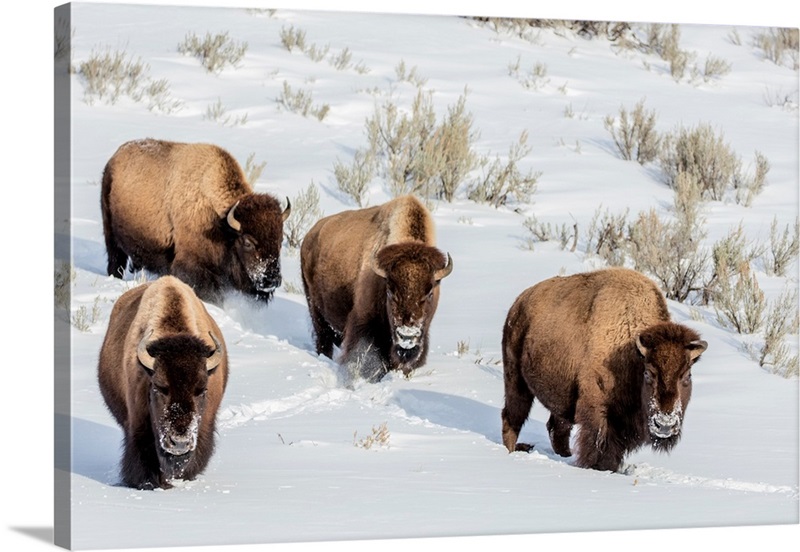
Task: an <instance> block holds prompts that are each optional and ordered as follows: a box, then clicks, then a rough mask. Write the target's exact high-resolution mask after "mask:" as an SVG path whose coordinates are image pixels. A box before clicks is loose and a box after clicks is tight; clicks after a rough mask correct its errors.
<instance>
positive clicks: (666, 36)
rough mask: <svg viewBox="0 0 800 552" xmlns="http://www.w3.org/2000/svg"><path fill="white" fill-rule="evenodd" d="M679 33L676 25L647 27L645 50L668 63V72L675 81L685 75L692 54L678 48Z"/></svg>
mask: <svg viewBox="0 0 800 552" xmlns="http://www.w3.org/2000/svg"><path fill="white" fill-rule="evenodd" d="M680 38H681V31H680V27H679V26H678V25H675V24H672V25H663V24H661V23H652V24H650V25H648V27H647V49H648V50H649V51H651V52H654V53H656V54H657V55H658V56H659V57H660V58H661V59H663V60H664V61H666V62H667V63H669V70H670V74H671V75H672V78H673V79H675V81H679V80H681V79H682V78H683V77H684V75H685V74H686V70H687V68H688V67H689V64H690V63H691V62H692V60H693V59H694V54H693V53H692V52H689V51H687V50H682V49H681V47H680Z"/></svg>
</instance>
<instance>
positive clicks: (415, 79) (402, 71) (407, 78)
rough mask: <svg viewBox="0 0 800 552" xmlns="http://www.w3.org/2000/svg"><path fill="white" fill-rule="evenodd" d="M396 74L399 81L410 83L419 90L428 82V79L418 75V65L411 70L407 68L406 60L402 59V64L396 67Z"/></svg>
mask: <svg viewBox="0 0 800 552" xmlns="http://www.w3.org/2000/svg"><path fill="white" fill-rule="evenodd" d="M394 73H395V75H396V76H397V80H399V81H401V82H409V83H411V84H413V85H414V86H416V87H417V88H422V87H423V86H425V84H426V83H427V82H428V79H427V78H425V77H423V76H421V75H420V74H419V73H417V66H416V65H415V66H414V67H412V68H411V69H409V68H407V67H406V62H405V60H402V59H401V60H400V63H398V64H397V65H396V66H395V68H394Z"/></svg>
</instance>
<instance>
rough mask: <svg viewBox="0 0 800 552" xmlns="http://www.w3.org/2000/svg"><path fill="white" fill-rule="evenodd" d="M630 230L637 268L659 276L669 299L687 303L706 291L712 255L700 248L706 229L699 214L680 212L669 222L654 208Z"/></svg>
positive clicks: (632, 258) (632, 224) (631, 252)
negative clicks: (707, 271) (707, 272)
mask: <svg viewBox="0 0 800 552" xmlns="http://www.w3.org/2000/svg"><path fill="white" fill-rule="evenodd" d="M628 233H629V236H628V239H629V253H630V258H631V260H632V261H633V265H634V268H635V269H636V270H638V271H640V272H645V273H648V274H649V275H650V276H652V277H653V278H655V279H656V280H657V281H658V282H659V284H660V285H661V289H662V290H663V291H664V294H665V295H666V297H667V298H668V299H674V300H676V301H680V302H684V301H686V300H687V299H688V298H689V296H690V295H691V294H693V293H695V292H700V291H702V290H703V287H702V278H703V276H704V275H705V272H706V270H707V266H706V265H707V263H708V255H707V253H706V252H705V251H704V250H702V249H701V247H700V243H701V242H702V240H703V239H704V238H705V235H706V232H705V230H704V229H703V227H702V221H701V220H700V219H699V217H697V216H693V215H692V214H691V213H685V212H678V213H676V218H675V220H672V221H665V220H662V219H661V218H660V217H659V216H658V214H657V213H656V212H655V210H654V209H650V210H649V211H646V212H641V213H639V216H638V217H637V219H636V220H635V221H634V222H632V223H631V225H630V228H629V231H628Z"/></svg>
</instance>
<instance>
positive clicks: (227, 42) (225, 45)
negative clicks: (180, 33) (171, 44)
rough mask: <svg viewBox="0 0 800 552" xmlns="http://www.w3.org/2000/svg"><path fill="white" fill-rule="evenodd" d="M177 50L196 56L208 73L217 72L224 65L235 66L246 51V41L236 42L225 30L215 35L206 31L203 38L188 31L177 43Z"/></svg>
mask: <svg viewBox="0 0 800 552" xmlns="http://www.w3.org/2000/svg"><path fill="white" fill-rule="evenodd" d="M178 52H180V53H181V54H184V55H192V56H194V57H196V58H198V59H199V60H200V63H202V65H203V67H205V68H206V70H207V71H208V72H209V73H219V72H220V71H222V70H223V69H224V68H225V66H226V65H230V66H232V67H236V65H237V64H238V63H239V62H240V61H241V60H242V58H243V57H244V54H245V52H247V42H238V43H237V42H236V41H234V40H232V39H231V38H229V37H228V33H227V32H224V33H218V34H216V35H212V34H211V33H210V32H206V36H205V37H204V38H203V39H200V38H198V36H197V35H196V34H194V33H188V34H187V35H186V37H185V38H184V39H183V42H181V43H180V44H178Z"/></svg>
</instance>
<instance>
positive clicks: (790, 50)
mask: <svg viewBox="0 0 800 552" xmlns="http://www.w3.org/2000/svg"><path fill="white" fill-rule="evenodd" d="M799 42H800V40H798V29H794V28H771V29H767V30H766V31H764V32H760V33H757V34H756V35H755V37H754V45H755V46H756V48H759V49H760V50H761V51H762V53H763V55H764V58H765V59H768V60H770V61H771V62H773V63H775V64H776V65H784V64H786V65H787V66H789V67H791V68H792V69H794V70H795V71H796V70H797V69H798V47H799V46H798V43H799Z"/></svg>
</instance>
